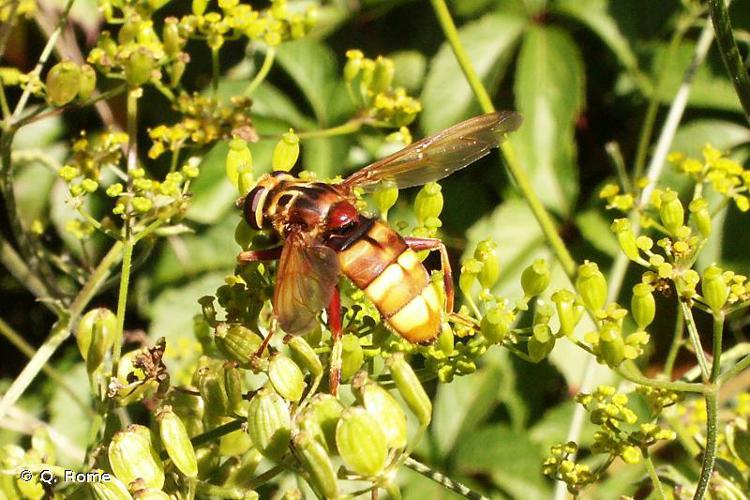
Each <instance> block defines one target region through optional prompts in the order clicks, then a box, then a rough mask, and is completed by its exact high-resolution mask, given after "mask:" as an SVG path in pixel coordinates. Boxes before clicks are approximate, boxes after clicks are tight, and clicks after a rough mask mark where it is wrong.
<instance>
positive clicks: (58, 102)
mask: <svg viewBox="0 0 750 500" xmlns="http://www.w3.org/2000/svg"><path fill="white" fill-rule="evenodd" d="M80 85H81V68H80V67H79V66H78V65H77V64H76V63H74V62H73V61H62V62H59V63H57V64H55V65H54V66H52V69H50V70H49V73H47V98H48V99H49V102H50V103H52V104H54V105H55V106H64V105H66V104H68V103H69V102H70V101H72V100H73V99H75V98H76V95H78V91H79V90H80V88H81V87H80Z"/></svg>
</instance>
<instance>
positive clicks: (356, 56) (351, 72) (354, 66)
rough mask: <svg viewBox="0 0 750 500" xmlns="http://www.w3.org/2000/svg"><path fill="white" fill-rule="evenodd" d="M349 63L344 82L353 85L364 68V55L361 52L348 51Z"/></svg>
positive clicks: (345, 70) (345, 67)
mask: <svg viewBox="0 0 750 500" xmlns="http://www.w3.org/2000/svg"><path fill="white" fill-rule="evenodd" d="M346 57H347V61H346V64H345V65H344V80H345V81H346V82H347V83H351V82H353V81H354V79H355V78H357V75H359V70H360V69H361V68H362V60H363V59H364V54H362V52H361V51H359V50H348V51H346Z"/></svg>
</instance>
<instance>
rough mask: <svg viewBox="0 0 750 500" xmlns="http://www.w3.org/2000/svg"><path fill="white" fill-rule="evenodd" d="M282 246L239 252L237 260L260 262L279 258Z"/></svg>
mask: <svg viewBox="0 0 750 500" xmlns="http://www.w3.org/2000/svg"><path fill="white" fill-rule="evenodd" d="M283 248H284V247H283V246H278V247H273V248H266V249H264V250H247V251H245V252H240V254H239V255H238V256H237V262H241V263H244V262H260V261H264V260H279V258H280V257H281V250H282V249H283Z"/></svg>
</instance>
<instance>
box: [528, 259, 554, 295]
mask: <svg viewBox="0 0 750 500" xmlns="http://www.w3.org/2000/svg"><path fill="white" fill-rule="evenodd" d="M549 282H550V272H549V266H548V265H547V261H546V260H544V259H537V260H535V261H534V262H533V263H532V264H531V265H530V266H529V267H527V268H526V269H524V270H523V273H521V288H523V294H524V296H526V298H531V297H536V296H537V295H541V294H542V292H544V291H545V290H546V289H547V287H548V286H549Z"/></svg>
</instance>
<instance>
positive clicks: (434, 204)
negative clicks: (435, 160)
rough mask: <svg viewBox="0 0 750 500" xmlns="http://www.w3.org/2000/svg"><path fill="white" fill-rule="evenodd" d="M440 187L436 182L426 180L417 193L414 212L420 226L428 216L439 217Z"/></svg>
mask: <svg viewBox="0 0 750 500" xmlns="http://www.w3.org/2000/svg"><path fill="white" fill-rule="evenodd" d="M442 189H443V188H442V187H441V186H440V184H438V183H437V182H428V183H427V184H425V185H424V187H422V189H420V190H419V192H418V193H417V197H416V199H415V200H414V213H415V214H416V216H417V223H418V224H419V225H420V226H424V225H425V221H427V219H429V218H430V217H440V212H442V211H443V193H442V192H441V191H442Z"/></svg>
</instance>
